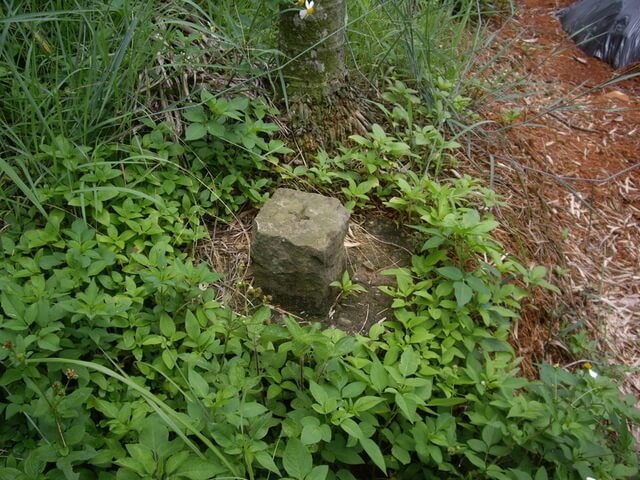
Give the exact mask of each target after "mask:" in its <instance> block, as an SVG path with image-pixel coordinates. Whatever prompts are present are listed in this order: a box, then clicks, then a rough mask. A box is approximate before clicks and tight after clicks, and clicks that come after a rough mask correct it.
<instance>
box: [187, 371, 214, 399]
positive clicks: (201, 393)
mask: <svg viewBox="0 0 640 480" xmlns="http://www.w3.org/2000/svg"><path fill="white" fill-rule="evenodd" d="M187 378H188V379H189V386H190V387H191V389H192V390H193V392H194V393H195V394H196V396H197V397H199V398H203V397H206V396H207V394H208V393H209V384H208V383H207V381H206V380H205V379H204V377H203V376H202V375H200V374H199V373H198V372H196V371H195V370H194V369H192V368H190V369H189V373H188V377H187Z"/></svg>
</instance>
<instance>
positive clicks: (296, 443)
mask: <svg viewBox="0 0 640 480" xmlns="http://www.w3.org/2000/svg"><path fill="white" fill-rule="evenodd" d="M282 465H283V466H284V469H285V470H286V471H287V473H288V474H289V475H290V476H291V477H293V478H295V479H299V480H302V479H304V477H306V476H307V474H309V472H311V469H312V467H313V458H312V457H311V454H310V453H309V450H307V447H305V446H304V445H303V443H302V442H301V441H300V440H298V439H297V438H290V439H289V440H288V441H287V446H286V447H285V449H284V455H283V457H282Z"/></svg>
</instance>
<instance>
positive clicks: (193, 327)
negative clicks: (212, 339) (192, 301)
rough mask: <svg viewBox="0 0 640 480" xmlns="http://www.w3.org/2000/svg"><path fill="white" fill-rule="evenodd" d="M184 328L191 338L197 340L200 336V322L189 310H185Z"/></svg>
mask: <svg viewBox="0 0 640 480" xmlns="http://www.w3.org/2000/svg"><path fill="white" fill-rule="evenodd" d="M184 329H185V330H186V332H187V335H188V336H189V338H190V339H191V340H197V339H198V337H199V336H200V323H199V322H198V319H197V318H196V316H195V315H194V314H193V313H192V312H191V310H187V313H186V314H185V317H184Z"/></svg>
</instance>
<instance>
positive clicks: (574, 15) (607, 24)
mask: <svg viewBox="0 0 640 480" xmlns="http://www.w3.org/2000/svg"><path fill="white" fill-rule="evenodd" d="M558 18H559V19H560V22H561V23H562V28H563V29H564V31H565V32H567V33H568V34H569V35H571V38H573V39H574V41H575V42H576V43H577V45H578V47H580V49H581V50H582V51H584V52H585V53H586V54H588V55H591V56H593V57H596V58H599V59H600V60H602V61H604V62H607V63H609V64H611V65H613V66H614V67H615V68H620V67H624V66H626V65H629V64H631V63H634V62H637V61H640V0H579V1H577V2H576V3H574V4H572V5H570V6H569V7H567V8H565V9H563V10H561V11H560V12H559V14H558Z"/></svg>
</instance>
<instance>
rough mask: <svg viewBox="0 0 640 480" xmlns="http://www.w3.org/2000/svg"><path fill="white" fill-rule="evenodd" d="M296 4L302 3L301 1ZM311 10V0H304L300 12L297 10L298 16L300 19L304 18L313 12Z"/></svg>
mask: <svg viewBox="0 0 640 480" xmlns="http://www.w3.org/2000/svg"><path fill="white" fill-rule="evenodd" d="M298 4H300V5H302V2H298ZM313 10H314V6H313V0H305V1H304V8H303V9H302V10H300V12H298V14H299V15H300V18H301V19H302V20H304V19H305V18H307V17H308V16H309V15H312V14H313Z"/></svg>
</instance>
